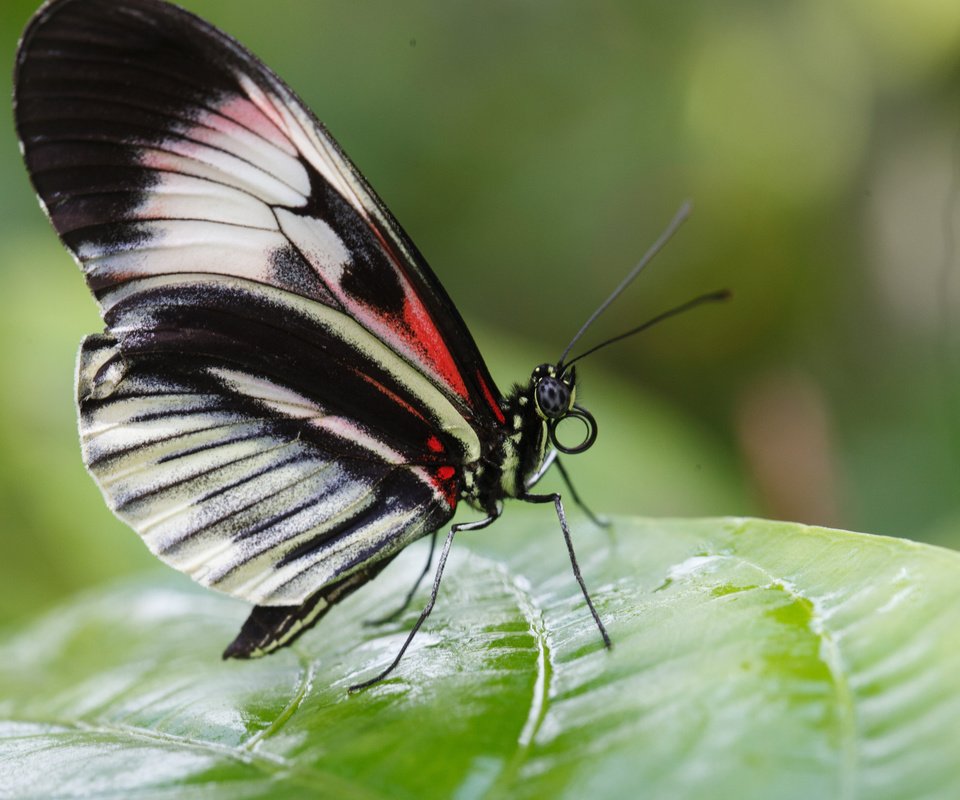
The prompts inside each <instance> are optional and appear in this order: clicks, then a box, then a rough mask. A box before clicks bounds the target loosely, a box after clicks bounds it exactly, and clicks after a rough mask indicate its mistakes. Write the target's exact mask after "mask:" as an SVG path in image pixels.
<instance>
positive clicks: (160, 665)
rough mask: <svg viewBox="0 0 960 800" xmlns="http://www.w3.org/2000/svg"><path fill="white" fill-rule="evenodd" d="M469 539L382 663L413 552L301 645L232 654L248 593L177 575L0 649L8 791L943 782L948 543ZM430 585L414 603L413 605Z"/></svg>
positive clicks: (732, 537) (792, 529)
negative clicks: (570, 554)
mask: <svg viewBox="0 0 960 800" xmlns="http://www.w3.org/2000/svg"><path fill="white" fill-rule="evenodd" d="M544 511H545V509H542V508H541V509H530V510H525V509H519V508H513V507H511V508H510V509H509V512H510V513H509V514H508V515H507V516H506V517H505V518H504V520H502V521H501V522H500V524H499V525H498V526H497V528H498V530H496V531H495V532H493V533H487V532H484V533H476V534H462V535H461V537H460V539H459V540H458V541H457V543H456V544H455V546H454V553H453V555H452V556H451V560H450V563H449V566H448V573H447V575H446V576H445V579H444V584H443V588H442V590H441V594H440V599H439V602H438V604H437V608H436V610H435V611H434V613H433V616H432V617H431V618H430V620H429V622H428V623H427V624H426V626H425V628H424V630H423V632H422V633H421V634H420V635H419V636H418V637H417V638H416V639H415V641H414V644H413V646H412V647H411V649H410V651H409V652H408V654H407V656H406V657H405V658H404V660H403V662H402V664H401V666H400V668H399V670H398V671H397V672H396V673H395V674H394V675H393V676H392V677H391V678H390V679H389V680H387V681H385V682H383V683H381V684H379V685H377V686H375V687H374V688H372V689H370V690H368V691H366V692H363V693H361V694H358V695H348V694H347V693H346V687H347V686H348V685H349V684H351V683H353V682H356V681H358V680H361V679H363V678H365V677H369V676H371V675H373V674H375V671H376V670H377V669H379V668H382V667H383V666H385V665H386V664H387V663H389V661H390V659H391V658H392V657H393V656H394V654H395V653H396V651H397V648H398V647H399V645H400V644H401V642H402V641H403V637H404V633H405V630H406V628H407V627H408V626H409V625H410V623H411V622H412V621H413V619H414V618H415V615H416V611H411V612H410V613H409V614H407V615H406V618H405V619H404V620H403V622H402V623H400V624H397V625H395V626H389V627H386V628H380V629H375V628H369V627H365V626H364V625H363V624H362V621H363V620H364V619H367V618H370V617H374V616H376V615H378V614H380V613H382V612H384V611H385V610H388V609H389V608H390V607H391V606H392V605H393V604H394V603H396V602H398V600H399V599H400V598H401V597H402V595H403V592H404V589H405V587H406V586H407V584H408V582H409V581H410V580H411V578H412V576H413V575H415V573H416V572H417V570H418V568H419V566H420V563H421V559H422V558H423V557H424V556H425V549H424V548H423V547H422V546H420V545H418V546H416V547H414V548H411V549H410V551H409V552H407V553H405V554H404V555H403V556H402V557H401V559H400V560H399V561H398V563H397V565H396V566H394V567H391V569H389V570H388V571H387V572H386V573H385V574H384V576H383V577H382V578H380V579H378V580H377V581H376V582H375V583H373V584H372V585H371V586H370V587H368V588H366V589H365V590H363V591H362V592H360V593H359V595H357V596H355V597H353V598H351V599H350V600H348V601H347V602H346V603H344V604H343V606H341V607H339V608H337V609H335V610H334V611H333V612H331V614H330V615H329V616H328V617H327V618H326V619H325V620H324V621H323V622H322V623H321V624H320V626H318V627H317V629H315V630H313V631H311V632H310V633H308V634H307V635H306V636H304V637H303V638H302V639H301V640H300V642H299V643H298V644H297V646H296V647H295V648H293V649H290V650H288V651H285V652H281V653H278V654H276V655H274V656H271V657H268V658H266V659H263V660H260V661H255V662H222V661H221V660H220V659H219V653H220V650H221V648H222V647H223V646H224V645H225V644H226V643H227V642H228V641H229V640H230V638H231V637H232V636H233V634H234V633H235V632H236V629H237V626H238V625H239V623H240V622H241V621H242V619H243V617H244V615H245V613H246V608H245V607H244V606H243V604H241V603H237V602H234V601H232V600H229V599H226V598H223V597H220V596H218V595H215V594H213V593H211V592H206V591H203V590H200V589H196V588H194V587H192V586H191V585H189V584H188V583H186V582H182V581H180V580H179V579H178V578H176V577H161V578H148V579H145V580H141V581H138V582H136V583H132V582H131V583H128V584H125V585H121V586H119V587H114V588H111V589H107V590H104V591H102V592H99V593H94V594H88V595H85V596H81V597H78V598H76V599H75V601H74V602H73V603H71V604H70V605H69V606H68V607H64V608H61V609H60V610H58V611H56V612H54V613H52V614H49V615H48V616H46V617H44V618H43V619H41V620H39V621H37V622H35V623H34V624H32V625H31V626H30V627H27V628H25V629H23V630H21V631H20V632H19V633H18V634H16V635H14V636H11V637H8V638H7V639H6V640H5V641H3V642H2V643H0V787H2V789H0V793H2V794H4V796H13V797H43V798H50V797H78V796H96V797H117V798H147V797H149V798H174V797H175V798H184V797H186V798H192V797H197V798H199V797H203V798H231V800H232V799H233V798H247V797H270V798H274V797H298V798H299V797H305V796H307V797H337V798H382V797H410V798H413V797H418V798H419V797H425V796H426V797H456V798H463V799H466V798H477V797H505V798H506V797H510V798H513V797H520V798H525V797H529V798H542V797H555V796H559V797H571V798H581V797H589V798H605V797H625V796H635V797H641V796H642V797H664V798H667V797H669V798H702V797H711V798H716V797H721V798H722V797H737V798H769V797H777V798H790V797H797V798H811V797H841V798H853V797H865V798H866V797H869V798H871V799H874V798H904V797H911V798H914V797H944V798H955V797H957V796H960V633H958V625H957V624H956V621H957V619H958V615H960V580H958V575H960V555H958V554H956V553H953V552H949V551H946V550H940V549H938V548H935V547H930V546H925V545H917V544H913V543H911V542H906V541H900V540H895V539H888V538H881V537H873V536H866V535H861V534H851V533H844V532H838V531H829V530H824V529H818V528H808V527H803V526H799V525H792V524H783V523H772V522H763V521H755V520H700V521H641V520H626V519H625V520H618V521H617V522H616V524H615V526H614V528H613V529H612V531H611V532H606V531H598V530H597V529H595V528H591V526H589V525H588V524H587V523H586V522H585V521H583V520H580V519H577V520H575V523H574V536H575V539H576V540H577V543H578V550H579V555H580V563H581V567H582V569H583V573H584V577H585V579H586V581H587V582H588V585H589V586H590V587H591V589H592V592H593V596H594V599H595V600H596V602H597V606H598V609H599V611H600V614H601V616H602V617H603V618H604V619H605V620H606V621H607V624H608V627H609V629H610V633H611V635H612V637H613V640H614V643H615V644H614V648H613V650H612V651H611V652H605V651H604V650H603V648H602V646H601V643H600V639H599V636H598V635H597V631H596V629H595V628H594V626H593V623H592V621H591V619H590V617H589V614H588V612H587V610H586V607H585V604H584V602H583V599H582V597H581V596H580V595H579V593H578V590H577V587H576V584H575V583H574V580H573V577H572V576H571V574H570V568H569V564H568V562H567V560H566V553H565V549H564V547H563V542H562V539H561V537H560V533H559V531H558V530H557V528H556V523H555V521H554V520H553V519H551V517H550V515H549V514H546V513H543V512H544ZM425 597H426V592H425V591H422V592H421V596H420V597H418V603H419V602H422V601H423V600H424V599H425Z"/></svg>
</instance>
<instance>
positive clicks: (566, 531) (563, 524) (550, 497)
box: [520, 462, 613, 649]
mask: <svg viewBox="0 0 960 800" xmlns="http://www.w3.org/2000/svg"><path fill="white" fill-rule="evenodd" d="M557 463H558V464H559V462H557ZM561 474H562V473H561ZM520 499H521V500H525V501H526V502H528V503H553V506H554V508H555V509H556V510H557V518H558V519H559V520H560V528H561V530H563V539H564V541H565V542H566V543H567V552H568V553H569V554H570V566H572V567H573V576H574V577H575V578H576V579H577V583H578V584H580V591H581V592H583V598H584V600H586V601H587V607H588V608H589V609H590V613H591V614H592V615H593V621H594V622H595V623H597V628H598V629H599V630H600V635H601V636H602V637H603V644H604V646H605V647H606V648H607V649H609V648H611V647H612V646H613V644H612V642H611V641H610V635H609V634H608V633H607V629H606V628H605V627H604V626H603V622H601V620H600V615H599V614H598V613H597V609H596V608H594V606H593V600H591V599H590V593H589V592H588V591H587V586H586V584H585V583H584V582H583V576H582V575H581V574H580V565H579V564H578V563H577V554H576V553H575V552H574V551H573V540H572V539H571V538H570V528H569V527H568V525H567V515H566V514H565V513H564V511H563V503H562V502H561V500H560V495H559V494H556V493H554V494H525V495H523V497H521V498H520Z"/></svg>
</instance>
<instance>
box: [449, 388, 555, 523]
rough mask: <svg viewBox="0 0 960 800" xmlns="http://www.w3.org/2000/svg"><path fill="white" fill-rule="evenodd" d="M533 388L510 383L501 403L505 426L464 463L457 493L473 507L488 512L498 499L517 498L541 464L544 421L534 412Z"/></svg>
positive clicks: (544, 436)
mask: <svg viewBox="0 0 960 800" xmlns="http://www.w3.org/2000/svg"><path fill="white" fill-rule="evenodd" d="M532 391H533V387H532V386H530V385H528V386H519V385H517V386H514V387H513V389H512V391H511V392H510V394H509V395H507V397H506V398H504V400H503V403H502V410H503V415H504V417H505V419H506V425H504V426H502V427H500V428H498V430H497V435H496V436H494V437H491V439H490V441H489V443H487V444H486V446H485V447H484V451H483V455H482V456H481V457H480V458H479V459H478V460H477V461H474V462H473V463H471V464H466V465H464V471H463V489H462V490H461V496H462V497H463V499H464V500H466V501H467V502H468V503H469V504H470V505H472V506H473V507H474V508H476V509H478V510H480V511H485V512H490V511H492V510H493V509H494V508H495V507H496V505H497V503H498V502H499V501H500V500H503V499H504V498H507V497H520V496H521V495H523V494H524V492H525V491H526V486H527V480H528V479H529V478H530V477H531V476H532V475H534V474H535V473H536V472H537V470H538V469H540V466H541V465H542V464H543V459H544V455H545V452H546V441H547V437H546V422H545V421H544V419H543V418H542V417H541V416H540V415H539V414H538V413H537V409H536V404H535V401H534V398H533V395H532Z"/></svg>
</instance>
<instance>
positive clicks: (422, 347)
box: [368, 219, 470, 405]
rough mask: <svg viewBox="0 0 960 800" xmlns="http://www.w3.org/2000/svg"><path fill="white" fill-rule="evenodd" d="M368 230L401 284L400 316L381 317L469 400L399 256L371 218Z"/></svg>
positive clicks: (453, 363)
mask: <svg viewBox="0 0 960 800" xmlns="http://www.w3.org/2000/svg"><path fill="white" fill-rule="evenodd" d="M368 223H369V225H370V230H371V231H372V232H373V235H374V236H376V237H377V241H378V242H379V243H380V247H381V248H383V252H384V253H386V254H387V256H388V257H389V259H390V261H391V262H392V263H393V265H394V268H395V269H396V270H397V275H398V277H399V278H400V282H401V285H402V286H403V294H404V298H403V318H402V319H397V318H396V317H392V316H391V317H381V319H383V320H384V321H385V322H387V324H388V325H389V326H390V328H391V330H392V331H393V332H394V333H395V334H396V335H397V336H399V337H400V338H401V339H402V340H403V341H404V342H405V343H406V344H407V345H408V346H410V347H411V348H412V349H413V350H414V352H416V353H419V354H420V356H421V357H422V358H423V360H424V361H426V362H427V364H428V365H429V366H431V367H432V368H433V369H434V371H436V372H437V373H438V374H439V375H440V377H441V378H442V379H443V381H444V382H445V383H446V384H447V386H449V387H450V389H451V390H453V391H454V392H455V393H456V394H458V395H460V397H462V398H463V399H464V400H466V401H467V404H468V405H469V404H470V393H469V392H468V391H467V386H466V384H465V383H464V382H463V376H462V375H461V374H460V370H459V369H457V365H456V362H455V361H454V360H453V356H452V355H451V354H450V350H449V349H448V348H447V345H446V342H444V341H443V336H441V335H440V331H439V330H437V326H436V325H435V324H434V322H433V320H432V319H431V318H430V314H429V313H428V312H427V309H426V307H425V306H424V305H423V303H422V302H421V301H420V298H419V297H418V296H417V293H416V291H415V290H414V288H413V286H412V284H411V282H410V277H409V275H408V274H407V270H406V269H405V268H404V262H403V259H401V258H400V257H399V256H398V255H397V253H396V252H395V251H394V249H393V247H391V246H390V243H389V242H388V241H387V239H386V238H385V237H384V236H383V234H382V233H381V232H380V230H379V228H378V227H377V225H375V224H374V222H373V220H371V219H368Z"/></svg>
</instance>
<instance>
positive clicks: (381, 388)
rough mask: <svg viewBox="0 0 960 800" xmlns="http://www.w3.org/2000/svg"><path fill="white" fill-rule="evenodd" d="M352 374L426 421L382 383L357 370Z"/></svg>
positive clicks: (424, 419) (425, 419)
mask: <svg viewBox="0 0 960 800" xmlns="http://www.w3.org/2000/svg"><path fill="white" fill-rule="evenodd" d="M353 372H354V374H356V375H359V376H360V377H361V378H363V380H365V381H366V382H367V383H369V384H370V385H371V386H373V387H374V388H375V389H376V390H377V391H378V392H380V393H381V394H385V395H386V396H387V397H389V398H390V399H391V400H392V401H393V402H394V403H396V404H397V405H398V406H400V407H401V408H403V409H404V410H405V411H408V412H410V413H411V414H413V415H414V416H415V417H417V418H418V419H422V420H423V421H424V422H426V421H427V418H426V417H424V416H423V414H421V413H420V412H419V411H417V409H415V408H414V407H413V406H412V405H410V404H409V403H408V402H407V401H406V400H404V399H403V398H402V397H401V396H400V395H398V394H397V393H396V392H394V391H393V390H392V389H388V388H387V387H386V386H384V385H383V384H382V383H380V381H378V380H376V379H375V378H371V377H370V376H369V375H367V374H366V373H365V372H361V371H360V370H358V369H353ZM430 438H431V439H434V438H436V437H433V436H431V437H430ZM437 443H438V444H439V440H438V442H437ZM427 444H428V446H429V441H428V442H427ZM441 447H442V446H441ZM431 449H432V448H431Z"/></svg>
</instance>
